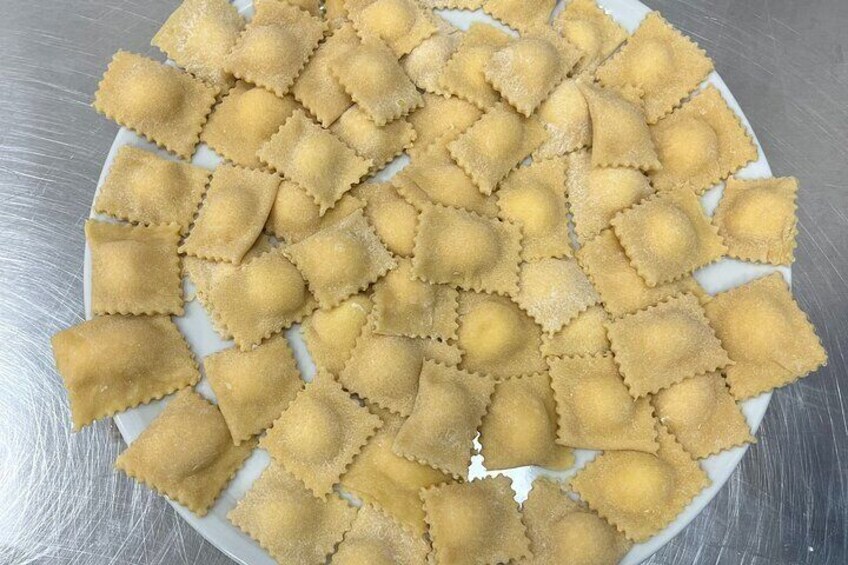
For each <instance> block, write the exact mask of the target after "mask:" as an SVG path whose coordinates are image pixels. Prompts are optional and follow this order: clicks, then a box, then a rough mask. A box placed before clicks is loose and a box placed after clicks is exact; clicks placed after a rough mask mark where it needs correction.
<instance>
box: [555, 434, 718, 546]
mask: <svg viewBox="0 0 848 565" xmlns="http://www.w3.org/2000/svg"><path fill="white" fill-rule="evenodd" d="M658 431H659V435H658V439H659V444H660V448H659V451H657V454H656V455H652V454H650V453H640V452H637V451H607V452H605V453H603V454H602V455H600V456H599V457H598V458H597V459H595V460H594V461H593V462H591V463H589V464H588V465H587V466H586V467H585V468H584V469H583V470H582V471H580V472H578V473H577V475H576V476H575V477H574V478H573V479H572V480H571V487H572V488H573V489H574V490H575V491H576V492H577V494H578V495H580V498H581V499H583V500H584V501H585V502H586V503H588V505H589V507H590V508H592V510H594V511H595V512H597V513H598V514H600V515H601V516H602V517H603V518H604V519H606V520H607V521H608V522H610V523H611V524H613V525H614V526H615V527H616V528H618V530H619V531H622V532H624V535H625V536H627V539H630V540H632V541H637V542H638V541H644V540H646V539H648V538H649V537H651V536H652V535H654V534H655V533H657V532H658V531H659V530H661V529H662V528H664V527H666V526H667V525H668V524H670V523H671V522H672V521H673V520H674V519H675V518H676V517H677V515H678V514H680V512H681V511H682V510H683V508H685V507H686V506H687V505H688V504H689V502H690V501H691V500H692V498H694V497H695V495H696V494H698V493H699V492H701V491H702V490H703V489H704V488H706V487H707V486H708V485H709V484H710V480H709V478H708V477H707V475H706V473H704V471H703V470H702V469H701V467H700V466H699V465H698V463H697V462H696V461H694V460H693V459H692V456H691V455H689V454H688V453H687V452H686V451H684V450H683V448H682V447H681V446H680V444H679V443H677V441H675V439H674V437H673V436H672V435H671V434H670V433H668V431H667V430H666V429H665V428H664V427H662V426H659V430H658Z"/></svg>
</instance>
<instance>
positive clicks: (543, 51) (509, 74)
mask: <svg viewBox="0 0 848 565" xmlns="http://www.w3.org/2000/svg"><path fill="white" fill-rule="evenodd" d="M563 67H564V64H563V61H562V59H561V57H560V54H559V51H558V50H557V48H556V46H555V45H553V44H552V43H550V42H549V41H546V40H545V39H543V38H542V37H539V36H523V37H522V38H521V39H518V40H516V41H513V42H512V43H510V44H509V45H506V46H505V47H503V48H501V49H500V50H498V51H496V52H495V54H494V55H492V58H491V59H489V62H488V64H487V65H486V71H485V74H486V80H488V81H489V82H490V83H491V84H492V86H494V87H495V90H497V91H498V92H500V93H501V96H503V97H504V99H505V100H506V101H507V102H509V103H510V105H512V107H513V108H515V109H516V110H518V111H519V112H520V113H521V114H523V115H525V116H527V117H530V116H531V115H532V114H533V112H535V111H536V109H537V108H538V107H539V105H540V104H541V103H542V102H544V101H545V99H546V98H547V97H548V95H549V94H550V93H551V91H552V90H553V89H554V88H555V87H556V85H557V84H559V83H560V82H561V81H562V79H563V78H565V73H566V72H567V71H566V70H564V69H563Z"/></svg>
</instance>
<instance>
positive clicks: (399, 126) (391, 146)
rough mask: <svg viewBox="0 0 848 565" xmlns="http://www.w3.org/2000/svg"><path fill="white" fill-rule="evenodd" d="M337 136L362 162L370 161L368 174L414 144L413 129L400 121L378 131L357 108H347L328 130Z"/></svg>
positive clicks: (382, 166) (405, 122) (403, 120)
mask: <svg viewBox="0 0 848 565" xmlns="http://www.w3.org/2000/svg"><path fill="white" fill-rule="evenodd" d="M330 131H332V132H333V133H334V134H336V135H337V136H338V137H339V139H341V140H342V141H344V142H345V143H346V144H347V145H348V146H350V147H351V148H352V149H353V150H354V151H356V153H357V154H358V155H359V156H360V157H362V158H363V159H366V160H369V161H371V163H372V164H371V174H375V173H377V172H379V171H381V170H382V169H383V168H385V166H386V165H388V164H389V163H390V162H392V161H393V160H394V159H395V158H396V157H399V156H400V155H401V154H402V153H403V152H404V151H406V150H407V149H409V148H410V147H412V144H413V142H414V141H415V138H416V134H415V128H413V127H412V124H411V123H409V122H408V121H407V120H405V119H403V118H401V119H398V120H395V121H393V122H392V123H390V124H386V125H385V126H383V127H378V126H377V125H376V124H375V123H374V122H373V121H371V118H369V117H368V115H367V114H365V112H363V111H362V110H360V109H359V108H358V107H356V106H352V107H351V108H349V109H348V110H347V111H346V112H345V113H344V114H342V115H341V117H340V118H339V119H338V121H336V123H334V124H333V125H332V126H331V127H330Z"/></svg>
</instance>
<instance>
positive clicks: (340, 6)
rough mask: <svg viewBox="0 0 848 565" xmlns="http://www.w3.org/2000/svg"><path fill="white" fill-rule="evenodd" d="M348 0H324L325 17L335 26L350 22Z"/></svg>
mask: <svg viewBox="0 0 848 565" xmlns="http://www.w3.org/2000/svg"><path fill="white" fill-rule="evenodd" d="M345 2H346V0H324V17H325V18H326V19H327V21H328V22H330V25H331V26H332V27H333V28H339V27H342V26H344V25H349V24H348V19H347V8H345Z"/></svg>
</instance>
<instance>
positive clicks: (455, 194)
mask: <svg viewBox="0 0 848 565" xmlns="http://www.w3.org/2000/svg"><path fill="white" fill-rule="evenodd" d="M442 141H448V140H447V138H445V139H440V140H438V141H436V142H434V143H432V144H430V146H429V147H427V149H424V150H422V151H420V152H418V153H416V154H414V155H413V157H412V160H411V162H410V163H409V164H408V165H407V166H406V167H405V168H404V169H403V170H401V171H400V172H399V173H398V174H396V175H395V176H393V177H392V179H391V183H392V185H394V187H395V188H396V189H397V191H398V193H400V195H401V196H403V197H404V199H406V200H407V201H409V202H410V203H412V205H414V206H415V207H416V208H418V209H419V210H424V209H426V208H428V206H429V205H430V204H441V205H443V206H448V207H451V208H463V209H465V210H468V211H469V212H476V213H478V214H480V215H482V216H488V217H490V218H494V217H496V216H497V215H498V205H497V203H496V201H495V198H493V197H491V196H486V195H485V194H483V193H482V192H480V191H479V190H478V189H477V185H475V184H474V181H472V180H471V178H470V177H469V176H468V175H467V174H466V173H465V171H464V170H462V167H460V166H459V165H457V164H456V163H455V162H454V160H453V158H452V157H451V156H450V152H449V151H448V148H447V146H446V145H445V144H444V143H442Z"/></svg>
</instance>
